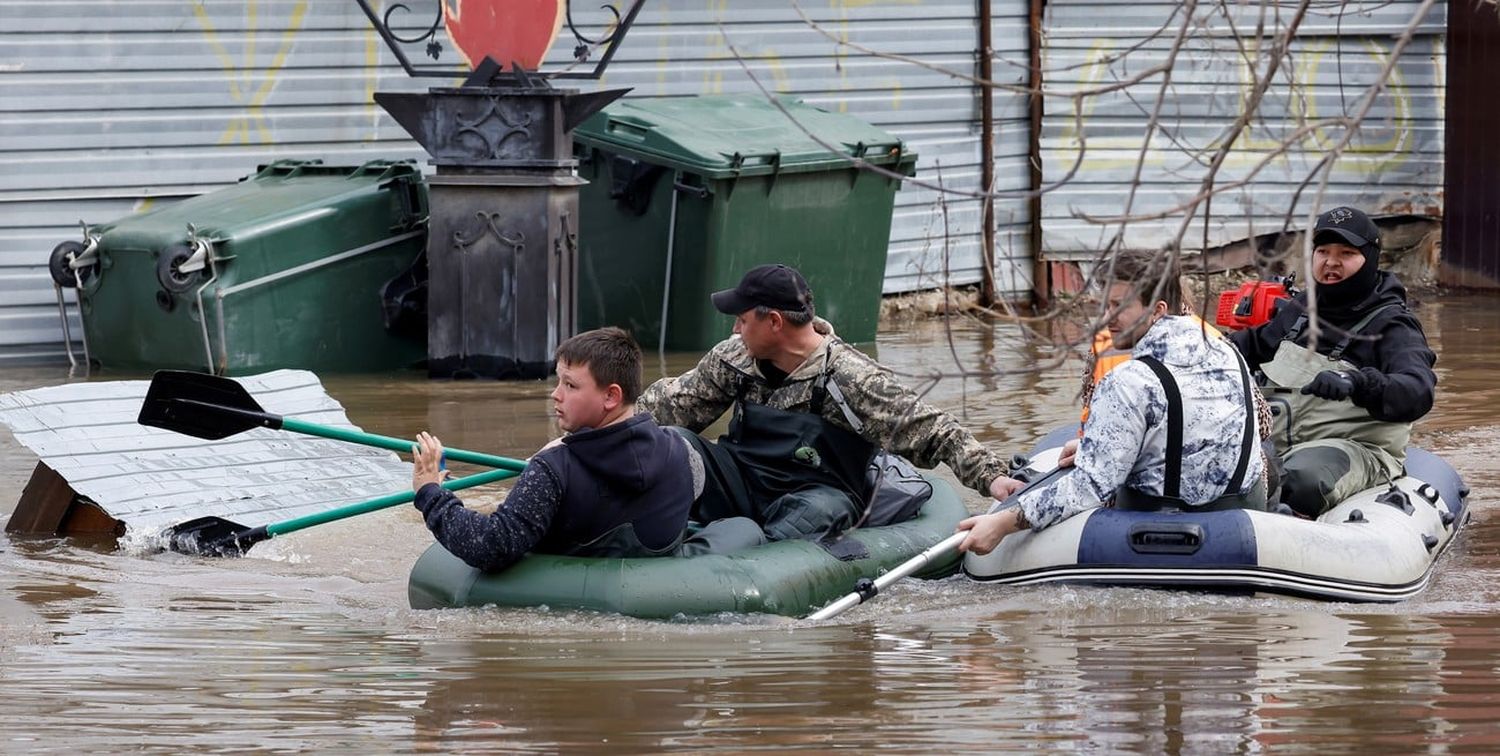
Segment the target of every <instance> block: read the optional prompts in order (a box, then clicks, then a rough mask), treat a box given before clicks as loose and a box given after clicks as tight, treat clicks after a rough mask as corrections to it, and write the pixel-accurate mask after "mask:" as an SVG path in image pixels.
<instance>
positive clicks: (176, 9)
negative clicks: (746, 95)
mask: <svg viewBox="0 0 1500 756" xmlns="http://www.w3.org/2000/svg"><path fill="white" fill-rule="evenodd" d="M407 4H408V5H409V6H410V7H411V8H412V9H413V13H412V15H411V16H410V18H411V19H412V23H416V22H417V20H418V19H429V18H432V15H431V14H430V13H429V10H430V9H433V8H435V7H436V5H435V3H434V2H431V1H428V2H409V3H407ZM584 5H588V4H580V7H579V8H578V9H577V13H578V16H577V17H578V18H579V19H580V21H584V20H586V19H587V18H589V15H588V14H589V13H595V14H597V13H598V11H597V10H592V6H589V8H585V7H582V6H584ZM594 5H597V4H594ZM812 6H813V4H805V5H804V7H803V10H804V11H805V12H806V13H807V14H808V15H809V17H811V18H812V19H813V20H814V21H816V22H817V24H818V25H819V27H821V29H822V30H823V31H826V32H827V33H828V34H830V35H832V36H833V38H834V39H839V40H844V41H847V42H848V43H851V44H854V45H860V46H865V47H869V48H873V49H876V50H879V51H880V52H883V53H892V54H898V55H903V56H911V57H915V58H919V59H921V60H922V61H924V62H925V63H927V64H930V65H935V66H938V67H941V68H946V69H950V70H953V71H956V72H958V73H960V74H963V75H971V74H972V73H973V71H974V68H975V60H974V55H975V53H974V50H975V48H976V45H977V37H978V34H977V30H976V23H977V12H976V7H977V6H976V3H975V2H973V0H932V1H931V2H920V3H914V2H909V1H907V0H858V1H856V0H847V1H845V0H840V1H837V2H833V3H823V4H817V6H816V7H812ZM992 6H993V13H994V16H995V18H994V23H993V34H994V45H995V47H996V53H997V56H999V57H1000V58H1001V59H1003V60H1008V61H1015V62H1023V61H1024V60H1025V59H1026V30H1027V19H1026V7H1027V3H1026V0H1002V1H1001V2H993V3H992ZM594 17H595V18H597V16H594ZM721 29H722V31H721ZM730 45H733V46H734V48H735V49H736V50H738V52H739V54H740V55H741V56H744V57H746V58H748V59H750V60H749V63H748V64H749V68H750V69H751V71H752V72H754V73H755V74H756V76H758V77H759V78H760V79H761V80H762V82H763V83H764V84H765V85H766V86H767V87H768V88H770V89H773V90H775V91H777V92H783V93H791V94H795V95H800V96H802V97H803V98H804V99H805V100H806V101H808V102H810V103H812V104H815V105H818V106H820V107H823V108H826V109H830V110H837V111H842V112H848V113H851V114H853V115H856V116H859V117H861V118H864V119H865V120H867V121H870V122H871V123H874V124H876V125H879V126H882V127H884V128H886V129H888V130H889V131H891V132H893V133H895V134H897V135H899V136H900V137H902V138H903V139H905V140H907V141H908V142H909V143H910V144H911V146H912V147H913V148H914V149H915V150H917V151H918V152H919V153H920V156H921V157H920V162H919V163H918V175H919V176H920V177H921V179H923V180H926V181H932V182H937V181H939V180H941V182H942V183H943V184H944V185H946V186H952V187H960V188H965V189H970V190H973V189H976V188H977V186H978V183H979V175H980V172H979V168H980V163H981V160H980V155H979V147H978V144H979V142H978V139H977V138H976V136H977V132H978V123H979V120H980V119H979V113H978V112H977V110H978V107H979V105H978V102H979V99H978V96H977V94H976V92H975V90H974V87H973V86H972V85H971V84H970V83H969V82H967V81H965V80H962V79H958V78H954V77H952V76H950V75H947V74H945V73H944V72H942V71H934V70H930V69H927V68H922V67H919V66H915V65H912V64H910V63H905V62H900V61H896V60H890V59H883V58H879V57H875V56H871V55H867V54H864V53H861V52H858V51H856V50H855V49H852V48H840V47H839V46H837V45H836V44H835V43H834V42H833V41H832V40H830V39H829V38H828V37H827V36H825V35H824V34H823V33H821V32H820V31H819V30H818V29H814V28H810V27H809V26H808V25H806V24H805V23H803V21H802V20H801V19H800V18H799V16H798V14H797V11H796V9H795V8H794V7H793V5H792V4H791V3H790V2H787V1H785V0H774V1H767V2H738V1H737V2H734V3H730V2H727V1H726V0H716V1H711V2H709V1H704V0H699V1H698V2H688V1H686V0H668V1H665V2H661V1H658V0H649V1H648V3H647V5H646V6H645V9H644V10H643V11H642V13H641V15H640V17H639V19H638V20H637V23H636V26H635V28H634V29H632V31H631V33H630V36H629V38H628V39H627V41H626V43H625V44H624V45H623V46H622V47H621V49H620V52H619V54H618V56H617V58H616V60H615V62H614V63H613V64H612V66H611V67H610V69H609V73H608V75H607V77H606V79H605V80H604V81H603V82H602V83H601V85H600V86H604V87H622V86H631V87H635V88H636V89H635V93H634V94H635V95H684V96H685V95H693V94H700V93H720V92H723V93H731V92H755V91H757V89H756V86H755V84H754V82H753V81H752V80H751V79H750V78H749V77H748V76H747V75H746V74H745V73H744V71H743V70H742V69H741V66H740V64H739V62H738V61H736V60H735V59H734V55H733V54H732V53H731V51H730ZM445 46H446V47H448V49H449V50H450V51H451V49H452V46H451V45H448V44H446V40H445ZM571 47H572V42H571V40H570V39H568V38H567V31H566V30H564V37H563V38H560V39H559V41H558V43H557V45H556V48H555V50H554V52H555V53H556V54H561V55H565V54H566V52H567V50H569V49H571ZM407 54H408V55H409V56H412V57H414V58H416V57H420V55H421V51H420V49H414V50H409V51H408V53H407ZM423 60H424V61H425V59H423ZM445 60H455V58H454V56H453V54H452V53H451V52H450V53H448V54H447V57H446V58H445ZM0 72H3V75H0V362H4V361H15V360H19V359H35V358H39V357H42V358H46V357H50V358H54V359H55V358H58V357H60V355H61V354H62V348H61V342H62V336H61V333H62V331H61V328H60V326H59V324H58V321H57V312H56V304H55V301H54V294H53V290H52V284H51V281H50V279H49V278H48V276H47V273H46V270H45V260H46V255H47V253H48V252H49V251H50V250H51V249H52V247H53V246H54V245H55V244H57V243H58V242H60V241H63V240H66V239H75V238H78V237H79V233H78V226H77V223H78V221H79V220H80V219H83V220H86V221H88V222H91V223H98V222H104V221H108V220H110V219H113V218H116V217H119V216H121V215H124V214H127V213H130V212H134V211H139V210H143V209H146V208H149V207H151V206H152V205H154V204H156V203H160V202H166V201H171V200H174V199H178V198H182V197H185V196H191V195H193V194H198V193H201V192H204V191H208V190H211V189H213V188H215V187H217V186H222V185H224V184H226V183H229V182H233V181H235V180H236V179H238V178H240V177H241V176H244V175H247V174H249V173H251V172H252V171H253V170H254V168H255V166H256V165H257V164H259V163H265V162H269V161H271V160H274V159H281V158H314V157H318V158H323V159H324V160H325V161H328V162H344V163H351V162H353V163H357V162H360V161H363V160H367V159H372V158H376V157H385V158H391V157H413V158H420V157H422V153H421V151H420V149H418V148H417V147H416V146H415V144H414V143H412V142H410V141H409V140H407V139H406V138H405V134H404V132H402V131H401V130H400V129H399V128H398V127H397V126H395V124H394V122H392V121H391V120H390V119H389V118H388V117H387V116H386V115H385V114H384V112H383V111H381V110H380V109H379V108H378V107H377V106H375V105H374V104H373V103H372V102H371V99H370V97H371V94H372V93H374V92H375V91H377V90H408V91H409V90H416V89H421V88H424V87H426V86H429V85H432V84H442V83H443V82H441V81H440V80H439V81H433V80H427V81H424V82H413V81H412V80H409V79H408V78H407V77H406V75H405V74H404V73H403V72H402V71H401V69H400V68H399V67H397V66H396V65H395V64H394V59H393V57H392V56H391V55H390V53H389V52H388V51H387V50H386V49H385V47H384V45H383V44H382V43H381V42H380V41H379V39H378V37H377V36H376V34H375V32H374V31H373V30H372V29H371V28H370V26H369V24H368V23H367V21H366V19H365V17H364V15H363V14H362V13H361V12H360V11H359V9H358V7H357V6H356V5H355V4H354V3H353V2H344V1H342V0H340V1H338V2H334V1H333V0H326V1H321V2H308V1H306V0H300V1H294V0H260V1H258V2H257V1H253V0H252V1H248V2H246V1H243V0H226V1H223V2H219V1H215V0H205V1H203V2H192V3H183V2H173V1H168V0H116V1H115V2H107V3H90V4H80V3H5V4H4V8H3V13H0ZM995 78H996V79H997V80H1001V81H1005V82H1007V83H1012V84H1021V83H1024V69H1023V67H1021V66H1013V65H1006V64H1002V63H997V64H996V73H995ZM455 81H456V80H455ZM582 86H585V87H589V86H593V85H592V84H588V83H585V84H583V85H582ZM994 110H995V117H996V119H997V125H996V174H997V176H998V177H999V182H1000V183H999V185H998V186H997V189H999V190H1020V189H1024V188H1025V187H1026V183H1027V178H1026V149H1027V148H1026V140H1027V125H1026V117H1027V113H1026V109H1025V101H1024V99H1023V98H1021V97H1019V96H1016V95H1008V94H1004V93H1002V94H999V95H998V96H997V97H996V101H995V108H994ZM937 199H938V194H937V193H936V192H934V191H931V190H926V189H921V188H920V187H916V186H909V187H908V189H907V190H904V191H902V192H901V193H900V195H899V196H898V200H897V202H898V207H897V209H896V218H895V223H894V226H893V230H892V240H891V250H890V251H891V255H890V261H889V265H888V269H887V276H886V283H885V288H886V290H887V291H888V292H890V291H904V290H912V289H919V288H926V287H930V286H933V285H936V284H938V283H940V282H942V280H943V272H942V271H943V268H944V265H943V255H944V254H945V252H946V254H947V255H948V256H949V257H948V266H947V267H948V269H949V271H950V273H949V276H950V277H949V281H950V282H953V283H966V282H973V281H977V280H978V279H979V239H980V235H979V228H978V226H979V202H978V201H977V200H972V199H954V198H951V197H950V199H949V200H948V201H947V202H946V203H945V205H946V212H945V213H940V212H937V207H938V201H937ZM996 218H997V226H998V231H997V236H996V238H997V246H998V247H999V253H998V256H1001V257H1003V258H1005V259H1003V260H1002V261H1001V262H1000V263H999V264H998V265H997V285H998V286H999V288H1000V289H1001V293H1007V292H1008V293H1011V294H1020V293H1022V292H1025V291H1027V290H1028V289H1029V280H1027V276H1028V275H1029V273H1028V272H1029V265H1028V264H1027V263H1026V261H1027V260H1029V258H1030V251H1029V250H1028V249H1027V248H1026V244H1025V238H1026V233H1027V228H1028V224H1029V218H1028V217H1027V215H1026V206H1025V203H1024V202H1023V201H1015V202H1001V203H997V207H996ZM945 239H946V246H945ZM75 317H76V316H75ZM78 333H79V332H78V330H77V322H76V319H75V320H74V330H73V334H74V337H75V338H77V337H78Z"/></svg>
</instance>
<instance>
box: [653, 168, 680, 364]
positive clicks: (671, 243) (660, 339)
mask: <svg viewBox="0 0 1500 756" xmlns="http://www.w3.org/2000/svg"><path fill="white" fill-rule="evenodd" d="M681 181H682V172H680V171H679V172H677V173H674V174H673V175H672V211H671V212H670V213H669V214H668V218H667V269H666V271H665V272H664V273H663V275H662V285H661V333H660V334H659V335H658V336H657V339H656V353H657V354H658V355H665V354H666V353H667V303H668V302H669V301H671V298H672V252H673V250H674V249H675V248H676V246H677V202H678V200H679V198H680V197H682V193H681V192H679V191H677V185H678V184H679V183H681Z"/></svg>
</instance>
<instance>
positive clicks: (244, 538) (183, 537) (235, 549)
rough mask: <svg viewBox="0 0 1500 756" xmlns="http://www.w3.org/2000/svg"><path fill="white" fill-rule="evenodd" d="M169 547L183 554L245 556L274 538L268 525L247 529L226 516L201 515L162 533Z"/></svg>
mask: <svg viewBox="0 0 1500 756" xmlns="http://www.w3.org/2000/svg"><path fill="white" fill-rule="evenodd" d="M162 535H163V536H165V537H166V539H167V548H169V549H171V550H173V551H176V552H178V553H180V554H198V555H200V556H215V557H238V556H244V555H245V552H247V551H249V550H250V547H251V546H254V545H255V544H257V543H260V542H261V541H264V540H266V539H268V538H270V537H271V534H270V533H267V532H266V529H265V527H264V526H262V527H258V528H247V527H245V526H244V525H240V524H239V523H234V522H230V521H228V520H226V519H224V518H222V517H199V518H198V519H196V520H188V521H187V522H184V523H181V524H179V525H173V526H172V527H170V528H167V530H166V532H165V533H163V534H162Z"/></svg>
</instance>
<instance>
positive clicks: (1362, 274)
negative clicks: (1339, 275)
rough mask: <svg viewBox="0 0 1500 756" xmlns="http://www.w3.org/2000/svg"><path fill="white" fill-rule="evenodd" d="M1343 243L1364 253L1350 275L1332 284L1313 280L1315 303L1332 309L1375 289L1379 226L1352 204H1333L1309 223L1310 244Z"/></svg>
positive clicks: (1343, 306) (1344, 305)
mask: <svg viewBox="0 0 1500 756" xmlns="http://www.w3.org/2000/svg"><path fill="white" fill-rule="evenodd" d="M1329 243H1338V244H1347V245H1349V246H1351V247H1355V248H1356V249H1358V250H1359V251H1360V252H1361V253H1363V254H1364V256H1365V262H1364V264H1363V265H1361V266H1359V270H1357V271H1355V273H1354V275H1352V276H1350V277H1348V278H1346V279H1344V280H1342V281H1339V282H1338V283H1336V284H1324V283H1318V282H1316V281H1315V282H1314V285H1315V286H1316V287H1317V290H1318V303H1319V304H1320V305H1326V306H1328V307H1330V308H1332V309H1335V310H1337V309H1343V308H1347V307H1351V306H1353V305H1356V304H1358V303H1360V302H1361V301H1363V300H1364V299H1365V297H1368V296H1369V295H1370V292H1372V291H1374V290H1375V286H1376V284H1378V283H1379V280H1380V228H1379V227H1378V226H1376V225H1375V223H1374V222H1373V221H1371V220H1370V217H1369V216H1368V215H1365V214H1364V213H1362V212H1360V211H1359V210H1356V209H1354V208H1352V207H1336V208H1334V209H1332V210H1329V211H1328V212H1326V213H1323V214H1322V215H1319V216H1318V222H1317V223H1315V224H1314V225H1313V246H1314V247H1316V246H1318V245H1319V244H1329Z"/></svg>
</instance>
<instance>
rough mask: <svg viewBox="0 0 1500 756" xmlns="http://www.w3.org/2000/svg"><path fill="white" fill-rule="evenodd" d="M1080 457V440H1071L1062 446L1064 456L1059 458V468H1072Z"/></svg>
mask: <svg viewBox="0 0 1500 756" xmlns="http://www.w3.org/2000/svg"><path fill="white" fill-rule="evenodd" d="M1077 457H1078V439H1076V438H1073V439H1069V440H1068V442H1067V443H1065V444H1063V446H1062V454H1061V455H1059V456H1058V458H1057V466H1058V467H1072V466H1073V461H1074V459H1075V458H1077Z"/></svg>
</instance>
